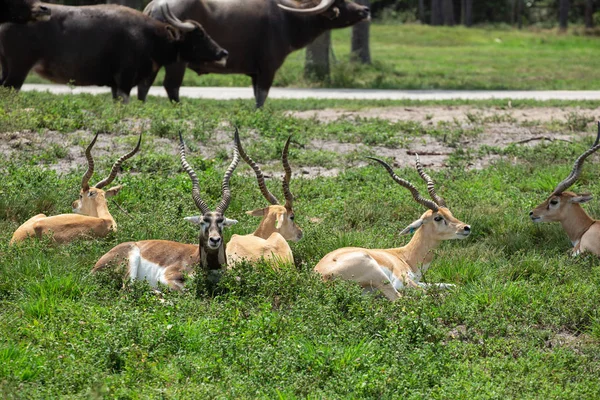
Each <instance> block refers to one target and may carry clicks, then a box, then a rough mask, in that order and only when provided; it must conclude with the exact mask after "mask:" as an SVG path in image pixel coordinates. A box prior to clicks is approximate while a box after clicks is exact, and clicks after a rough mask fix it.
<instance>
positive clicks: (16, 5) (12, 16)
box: [0, 0, 50, 24]
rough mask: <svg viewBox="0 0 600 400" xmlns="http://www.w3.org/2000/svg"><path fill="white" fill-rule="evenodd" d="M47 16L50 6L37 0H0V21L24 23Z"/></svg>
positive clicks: (41, 19) (40, 19)
mask: <svg viewBox="0 0 600 400" xmlns="http://www.w3.org/2000/svg"><path fill="white" fill-rule="evenodd" d="M49 18H50V8H48V7H46V6H45V5H43V4H42V3H40V2H39V1H37V0H0V22H14V23H17V24H25V23H27V22H30V21H47V20H48V19H49Z"/></svg>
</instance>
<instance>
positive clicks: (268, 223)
mask: <svg viewBox="0 0 600 400" xmlns="http://www.w3.org/2000/svg"><path fill="white" fill-rule="evenodd" d="M290 139H291V136H290V137H289V138H288V140H287V141H286V142H285V146H284V147H283V152H282V154H281V161H282V163H283V169H284V170H285V176H284V178H283V195H284V197H285V205H284V206H282V205H280V203H279V200H277V198H276V197H275V196H274V195H273V194H272V193H271V192H269V189H267V186H266V185H265V178H264V176H263V173H262V171H261V169H260V167H259V166H258V165H257V164H256V163H255V162H254V161H253V160H252V158H250V157H249V156H248V155H247V154H246V152H245V151H244V149H243V147H242V143H241V142H240V136H239V133H238V131H237V129H236V131H235V144H236V146H237V148H238V151H239V153H240V156H241V157H242V159H243V160H244V161H245V162H246V163H247V164H248V165H249V166H250V167H251V168H252V169H253V170H254V173H255V174H256V179H257V180H258V187H259V188H260V191H261V193H262V194H263V196H264V197H265V199H267V201H268V202H269V203H271V205H270V206H268V207H265V208H258V209H256V210H252V211H248V212H247V214H249V215H252V216H255V217H262V219H261V221H260V223H259V224H258V228H256V230H255V231H254V233H252V234H250V235H233V236H232V237H231V240H230V241H229V243H227V261H228V263H229V264H230V265H231V264H233V263H235V262H236V261H239V260H247V261H258V260H260V259H265V260H276V261H279V262H284V263H291V264H293V263H294V255H293V254H292V249H291V248H290V246H289V244H288V243H287V241H288V240H292V241H294V242H297V241H298V240H300V239H301V238H302V230H301V229H300V228H299V227H298V225H296V223H295V222H294V210H293V201H294V196H293V195H292V193H291V192H290V186H289V185H290V179H291V177H292V169H291V168H290V164H289V163H288V150H289V146H290Z"/></svg>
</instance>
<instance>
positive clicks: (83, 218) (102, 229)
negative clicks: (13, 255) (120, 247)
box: [10, 133, 142, 244]
mask: <svg viewBox="0 0 600 400" xmlns="http://www.w3.org/2000/svg"><path fill="white" fill-rule="evenodd" d="M96 139H98V134H96V136H94V139H93V140H92V142H91V143H90V144H89V146H88V147H87V148H86V149H85V157H86V158H87V161H88V169H87V171H86V173H85V175H83V179H82V181H81V191H80V192H79V199H78V200H75V201H74V202H73V212H74V214H60V215H55V216H52V217H47V216H46V215H44V214H38V215H36V216H34V217H32V218H30V219H29V220H27V221H26V222H25V223H24V224H23V225H21V226H20V227H19V228H18V229H17V230H16V231H15V233H14V234H13V236H12V239H11V240H10V244H15V243H17V242H20V241H23V240H25V239H27V238H29V237H37V238H41V237H42V236H43V235H47V234H52V239H53V240H54V241H56V242H58V243H68V242H71V241H73V240H75V239H79V238H94V237H105V236H106V235H108V233H109V232H111V231H116V230H117V223H116V222H115V220H114V218H113V217H112V215H110V212H109V211H108V205H107V202H106V199H108V198H109V197H112V196H114V195H116V194H117V193H119V191H120V190H121V188H122V186H121V185H118V186H115V187H112V188H110V189H107V190H102V188H103V187H105V186H106V185H109V184H110V183H111V182H112V181H113V180H114V179H115V177H116V176H117V173H118V172H119V168H120V167H121V164H122V163H123V161H125V160H127V159H128V158H131V157H133V155H134V154H135V153H137V151H138V150H139V149H140V144H141V142H142V134H141V133H140V138H139V140H138V142H137V146H136V147H135V149H133V150H132V151H131V152H130V153H127V154H125V155H124V156H122V157H121V158H119V159H118V160H117V161H116V162H115V164H114V165H113V167H112V169H111V171H110V174H109V175H108V177H106V178H104V179H103V180H101V181H100V182H98V183H97V184H96V185H94V186H93V187H90V185H89V180H90V178H91V177H92V175H93V174H94V158H93V157H92V153H91V151H92V147H94V144H95V143H96Z"/></svg>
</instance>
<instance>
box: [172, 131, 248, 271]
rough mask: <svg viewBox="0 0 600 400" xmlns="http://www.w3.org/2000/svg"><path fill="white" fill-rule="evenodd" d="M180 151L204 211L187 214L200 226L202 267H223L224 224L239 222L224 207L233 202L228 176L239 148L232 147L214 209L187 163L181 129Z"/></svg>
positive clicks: (235, 165)
mask: <svg viewBox="0 0 600 400" xmlns="http://www.w3.org/2000/svg"><path fill="white" fill-rule="evenodd" d="M179 154H180V157H181V166H182V167H183V169H184V170H185V172H187V173H188V175H189V176H190V179H191V180H192V198H193V199H194V203H196V207H198V209H199V210H200V212H201V213H202V215H197V216H193V217H186V218H185V219H186V220H187V221H190V222H192V223H193V224H195V225H197V226H198V227H199V228H200V235H199V246H200V263H201V265H202V267H203V268H205V269H209V270H215V269H221V268H222V266H224V265H226V264H227V259H226V257H225V243H224V240H223V228H224V227H226V226H231V225H234V224H236V223H237V221H236V220H234V219H229V218H226V217H225V215H224V214H225V211H226V210H227V207H229V203H230V202H231V191H230V190H229V180H230V179H231V175H232V174H233V171H234V170H235V168H236V167H237V165H238V163H239V161H240V156H239V153H238V150H237V148H236V147H235V146H234V148H233V160H232V161H231V164H230V165H229V168H227V171H225V176H224V177H223V182H222V184H221V202H220V203H219V205H218V206H217V208H216V210H215V211H211V210H210V208H209V207H208V205H207V204H206V203H205V202H204V200H202V198H201V197H200V185H199V182H198V176H197V175H196V172H194V170H193V169H192V167H191V166H190V164H188V162H187V160H186V158H185V144H184V142H183V137H182V135H181V132H180V133H179Z"/></svg>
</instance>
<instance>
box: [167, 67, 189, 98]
mask: <svg viewBox="0 0 600 400" xmlns="http://www.w3.org/2000/svg"><path fill="white" fill-rule="evenodd" d="M185 67H186V65H185V64H184V63H175V64H171V65H166V66H165V80H164V81H163V86H164V88H165V90H166V91H167V95H168V96H169V100H171V101H174V102H177V103H179V88H180V87H181V83H182V82H183V76H184V75H185Z"/></svg>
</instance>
